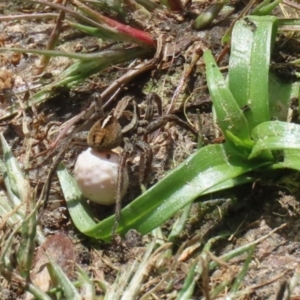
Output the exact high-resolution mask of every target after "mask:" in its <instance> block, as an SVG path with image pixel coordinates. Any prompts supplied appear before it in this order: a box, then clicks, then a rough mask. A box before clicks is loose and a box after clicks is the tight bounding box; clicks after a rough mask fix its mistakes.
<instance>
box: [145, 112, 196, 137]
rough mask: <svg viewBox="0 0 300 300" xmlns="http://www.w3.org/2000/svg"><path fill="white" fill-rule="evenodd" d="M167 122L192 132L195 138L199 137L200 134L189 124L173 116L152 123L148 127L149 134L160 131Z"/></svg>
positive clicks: (160, 118) (166, 116)
mask: <svg viewBox="0 0 300 300" xmlns="http://www.w3.org/2000/svg"><path fill="white" fill-rule="evenodd" d="M167 122H176V123H177V124H178V125H180V126H182V127H183V128H185V129H187V130H189V131H191V132H192V133H193V134H194V135H195V136H198V132H197V131H196V130H195V129H194V127H192V126H191V125H190V124H189V123H187V122H185V121H183V120H181V119H180V118H179V117H177V116H176V115H173V114H169V115H164V116H162V117H159V118H157V119H156V120H155V121H153V122H151V123H150V124H149V125H148V126H147V127H146V131H147V133H151V132H154V131H155V130H157V129H159V128H160V127H161V126H163V125H165V124H166V123H167Z"/></svg>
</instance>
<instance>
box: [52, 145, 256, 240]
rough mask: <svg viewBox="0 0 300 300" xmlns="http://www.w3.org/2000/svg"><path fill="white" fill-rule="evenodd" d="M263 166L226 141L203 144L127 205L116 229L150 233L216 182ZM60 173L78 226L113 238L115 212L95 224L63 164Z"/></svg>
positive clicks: (118, 230) (95, 233) (104, 237)
mask: <svg viewBox="0 0 300 300" xmlns="http://www.w3.org/2000/svg"><path fill="white" fill-rule="evenodd" d="M260 166H261V163H253V162H252V163H251V162H247V161H242V160H239V159H237V158H235V155H234V153H233V152H232V151H231V150H230V148H228V147H227V148H226V145H210V146H207V147H204V148H202V149H200V150H198V151H197V152H196V153H195V154H193V155H192V156H191V157H190V158H189V159H187V160H186V161H185V162H184V163H183V164H181V165H180V166H178V167H177V168H176V169H175V170H173V171H171V172H170V173H169V174H168V175H167V176H166V177H165V178H164V179H163V180H161V181H160V182H159V183H157V184H156V185H155V186H154V187H152V188H151V189H149V190H148V191H146V192H145V193H144V194H142V195H141V196H140V197H138V198H137V199H135V200H134V201H133V202H131V203H130V204H129V205H128V206H126V207H125V208H124V209H123V210H122V212H121V220H120V224H119V227H118V228H117V233H119V234H124V233H126V232H127V231H128V230H129V229H132V228H134V229H136V230H137V231H139V232H140V233H142V234H145V233H148V232H150V231H151V230H152V229H154V228H156V227H158V226H160V225H161V224H163V223H164V222H165V221H166V220H168V219H169V218H170V217H171V216H173V215H174V214H175V213H176V212H177V211H178V210H179V209H181V208H183V207H185V206H186V205H187V204H188V203H190V202H192V201H193V200H195V199H196V198H197V197H199V196H200V195H203V194H205V193H206V192H207V191H210V190H212V189H213V187H214V186H217V185H220V184H221V183H222V182H228V181H230V180H234V178H237V177H239V176H241V175H242V174H245V173H247V172H249V171H251V170H253V169H256V168H259V167H260ZM58 177H59V180H60V183H61V186H62V189H63V192H64V194H65V197H66V201H67V203H68V207H69V211H70V215H71V217H72V219H73V222H74V223H75V225H76V226H77V228H78V229H79V230H80V231H81V232H83V233H85V234H86V235H88V236H91V237H94V238H98V239H102V240H105V241H108V240H110V238H111V230H112V227H113V225H114V222H115V216H111V217H109V218H107V219H105V220H103V221H101V222H100V223H98V224H97V225H95V226H94V224H95V223H94V221H93V216H92V214H91V213H90V212H88V211H87V210H86V208H87V207H86V206H85V205H84V204H83V203H82V202H81V200H80V198H79V196H78V193H75V192H73V195H72V191H75V189H74V179H72V177H71V176H70V175H68V174H67V171H66V170H64V169H63V168H62V167H60V168H59V170H58ZM232 182H233V181H232ZM77 218H78V219H77ZM86 218H87V221H86V223H85V219H86ZM88 228H89V229H88Z"/></svg>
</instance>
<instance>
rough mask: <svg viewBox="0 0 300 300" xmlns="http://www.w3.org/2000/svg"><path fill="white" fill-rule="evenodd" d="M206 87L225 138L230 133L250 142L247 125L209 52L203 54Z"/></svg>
mask: <svg viewBox="0 0 300 300" xmlns="http://www.w3.org/2000/svg"><path fill="white" fill-rule="evenodd" d="M203 57H204V62H205V65H206V77H207V85H208V88H209V92H210V95H211V97H212V101H213V104H214V108H215V111H216V114H217V120H218V125H219V127H220V128H221V130H222V132H223V134H224V135H225V137H227V132H228V131H230V132H231V133H232V134H234V135H235V136H237V137H239V138H240V139H241V140H245V141H248V140H250V132H249V128H248V123H247V120H246V118H245V116H244V115H243V112H242V110H241V108H240V107H239V105H238V104H237V102H236V100H235V98H234V96H233V95H232V93H231V91H230V90H229V88H228V86H227V83H226V82H225V80H224V78H223V75H222V74H221V72H220V70H219V68H218V66H217V64H216V62H215V60H214V58H213V56H212V54H211V52H210V51H205V52H204V55H203Z"/></svg>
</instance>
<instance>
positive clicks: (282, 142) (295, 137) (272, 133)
mask: <svg viewBox="0 0 300 300" xmlns="http://www.w3.org/2000/svg"><path fill="white" fill-rule="evenodd" d="M252 136H253V139H254V140H255V141H256V143H255V146H254V147H253V149H252V152H251V155H250V156H249V158H253V157H255V156H257V155H258V154H259V153H260V152H261V151H264V150H299V151H300V125H297V124H293V123H287V122H280V121H269V122H264V123H262V124H260V125H258V126H256V127H255V128H254V130H253V131H252Z"/></svg>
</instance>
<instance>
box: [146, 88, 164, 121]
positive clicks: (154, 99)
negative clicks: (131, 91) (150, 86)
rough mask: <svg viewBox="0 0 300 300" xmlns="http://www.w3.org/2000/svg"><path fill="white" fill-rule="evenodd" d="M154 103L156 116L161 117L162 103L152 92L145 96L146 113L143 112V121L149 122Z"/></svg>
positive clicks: (152, 113)
mask: <svg viewBox="0 0 300 300" xmlns="http://www.w3.org/2000/svg"><path fill="white" fill-rule="evenodd" d="M154 102H155V103H156V106H157V112H158V115H159V116H161V115H162V101H161V98H160V97H159V96H158V95H157V94H156V93H154V92H151V93H149V94H148V95H147V99H146V105H147V108H146V112H145V117H144V119H145V120H147V121H151V120H152V118H153V115H154Z"/></svg>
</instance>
